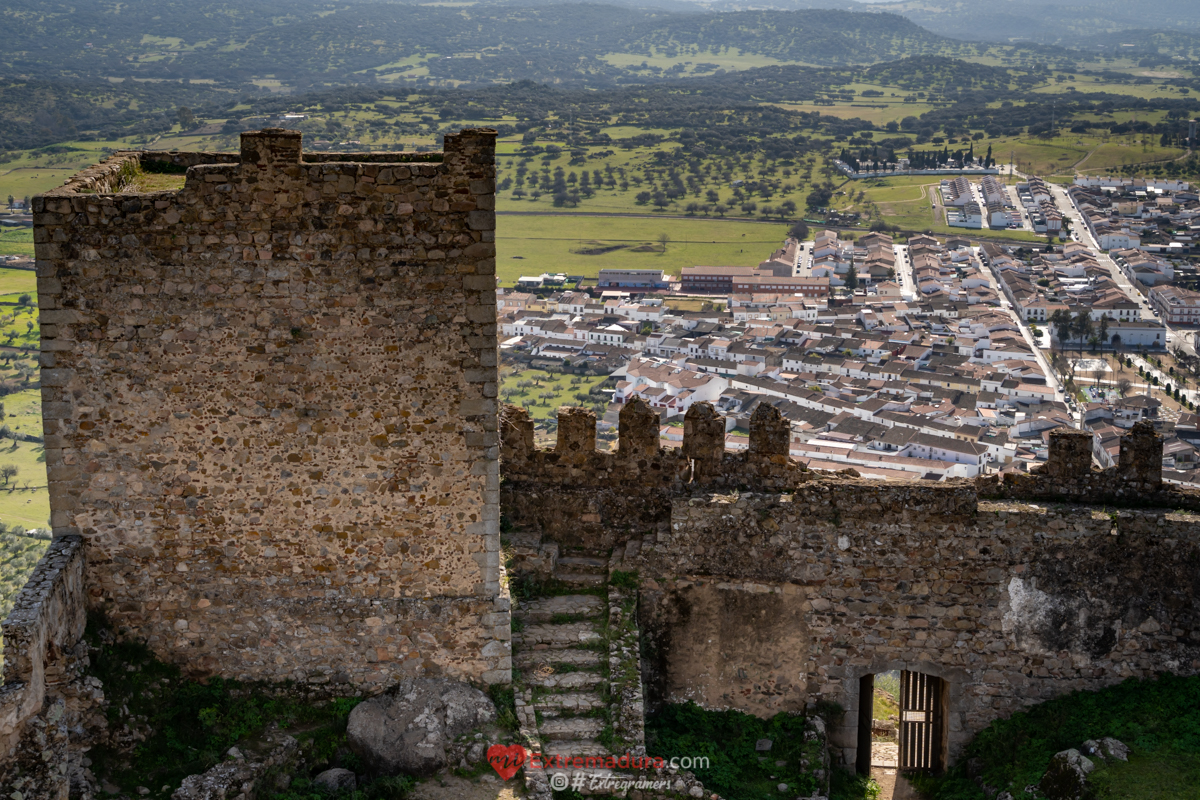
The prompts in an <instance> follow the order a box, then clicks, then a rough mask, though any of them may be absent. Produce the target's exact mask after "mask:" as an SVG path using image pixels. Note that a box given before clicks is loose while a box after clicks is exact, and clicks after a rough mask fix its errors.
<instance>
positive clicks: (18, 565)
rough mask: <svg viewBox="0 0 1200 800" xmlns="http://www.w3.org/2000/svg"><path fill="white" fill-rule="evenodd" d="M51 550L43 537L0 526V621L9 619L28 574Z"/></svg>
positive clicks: (16, 528) (47, 540) (48, 540)
mask: <svg viewBox="0 0 1200 800" xmlns="http://www.w3.org/2000/svg"><path fill="white" fill-rule="evenodd" d="M49 546H50V539H49V538H48V537H46V536H45V535H43V536H39V537H34V536H30V535H28V534H26V533H25V532H24V530H23V529H21V528H20V527H17V526H14V527H13V528H11V529H10V528H9V526H7V525H3V524H0V619H4V618H5V617H7V616H8V613H9V612H10V611H12V607H13V603H14V602H15V601H16V599H17V595H18V594H19V593H20V591H21V588H22V587H23V586H24V585H25V581H27V580H28V579H29V573H31V572H33V568H34V567H35V566H37V562H38V559H40V558H41V557H42V556H43V555H44V554H45V552H46V548H47V547H49Z"/></svg>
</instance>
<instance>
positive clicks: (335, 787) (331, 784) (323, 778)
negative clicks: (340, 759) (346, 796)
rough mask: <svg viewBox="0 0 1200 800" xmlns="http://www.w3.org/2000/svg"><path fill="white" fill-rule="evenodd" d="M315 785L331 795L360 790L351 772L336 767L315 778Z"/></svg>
mask: <svg viewBox="0 0 1200 800" xmlns="http://www.w3.org/2000/svg"><path fill="white" fill-rule="evenodd" d="M313 785H314V786H316V787H317V788H318V789H321V790H323V791H325V792H328V793H330V794H337V793H338V792H353V791H354V790H355V789H357V788H358V780H357V779H356V778H355V777H354V773H353V772H351V771H350V770H348V769H341V768H340V767H335V768H334V769H327V770H325V771H324V772H322V773H321V774H320V775H318V776H317V777H315V778H313Z"/></svg>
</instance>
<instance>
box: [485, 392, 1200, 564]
mask: <svg viewBox="0 0 1200 800" xmlns="http://www.w3.org/2000/svg"><path fill="white" fill-rule="evenodd" d="M658 428H659V419H658V415H657V414H656V413H655V412H654V411H653V410H652V409H651V408H650V407H649V406H648V405H647V404H646V403H645V402H644V401H642V400H640V399H638V398H634V399H633V400H631V401H630V402H629V403H627V404H626V405H625V407H624V408H622V409H621V413H620V417H619V422H618V434H617V450H616V452H611V453H610V452H600V451H597V450H596V415H595V414H594V413H593V412H591V411H589V410H586V409H581V408H569V407H563V408H562V409H560V410H559V415H558V439H557V442H556V444H555V447H554V449H553V450H539V449H538V448H537V447H536V446H535V442H534V433H533V420H532V419H531V418H530V416H529V414H528V412H526V411H525V410H524V409H521V408H517V407H515V406H505V407H504V408H503V410H502V414H501V462H502V472H503V475H504V479H505V487H504V488H503V489H502V493H501V494H502V497H501V501H502V505H503V506H504V508H505V513H506V514H507V515H508V517H509V520H510V521H511V522H512V523H514V524H517V525H522V526H536V527H538V528H539V529H541V530H545V531H547V532H548V533H549V534H550V535H551V536H552V537H556V538H557V537H567V539H566V540H565V541H564V540H563V539H561V538H560V541H564V543H568V542H571V541H578V542H580V543H581V546H588V547H591V546H597V547H605V546H610V545H611V544H613V543H614V542H617V541H619V540H620V538H621V536H622V535H623V534H621V533H620V532H619V531H614V530H613V527H614V526H616V527H624V528H625V529H629V530H639V529H649V528H652V527H653V526H654V525H657V524H659V523H661V522H662V521H663V520H665V519H667V518H668V517H669V508H670V503H671V500H672V498H674V497H679V496H687V495H692V494H694V493H697V492H702V491H706V492H713V491H754V492H762V491H773V492H794V493H796V494H797V502H802V499H803V497H805V496H809V495H811V496H813V497H818V498H819V499H817V500H815V501H814V502H816V503H817V504H818V505H819V506H821V507H823V508H826V510H825V511H824V512H822V513H826V514H828V513H833V512H830V511H829V510H828V508H827V507H828V506H830V505H832V506H833V507H834V508H835V509H836V514H837V515H839V516H843V517H844V516H847V515H850V516H853V515H855V514H857V513H863V514H866V515H868V516H872V515H875V514H877V513H879V511H880V509H883V510H889V509H895V510H896V513H907V514H912V513H914V510H917V509H920V510H921V511H920V513H928V514H943V515H948V516H950V517H963V516H970V515H973V514H975V513H976V510H977V508H978V503H979V500H980V499H985V500H986V499H1011V500H1040V501H1047V500H1053V501H1058V502H1074V503H1086V504H1094V505H1109V506H1160V507H1166V508H1186V509H1200V494H1198V493H1196V492H1195V491H1192V490H1185V489H1182V488H1180V487H1177V486H1171V485H1169V484H1164V483H1163V480H1162V441H1161V439H1160V438H1159V437H1158V435H1157V434H1156V433H1155V431H1154V428H1153V426H1151V425H1149V424H1144V423H1143V424H1138V425H1136V426H1134V428H1133V429H1132V430H1131V431H1130V432H1129V434H1127V435H1126V436H1125V437H1124V439H1123V440H1122V442H1121V456H1120V463H1119V465H1118V466H1116V467H1113V468H1110V469H1107V470H1098V469H1095V468H1094V467H1093V466H1092V435H1091V434H1090V433H1089V432H1087V431H1078V430H1073V429H1068V428H1064V429H1061V430H1057V431H1054V432H1052V433H1051V435H1050V453H1049V458H1048V460H1047V462H1046V463H1045V464H1044V465H1042V466H1041V467H1040V468H1039V469H1037V470H1036V471H1035V472H1034V473H1032V474H1028V475H1026V474H1021V473H1006V474H1004V475H1002V476H1001V475H988V476H983V477H980V478H977V479H976V480H974V481H968V480H949V481H944V482H940V483H930V482H928V481H920V480H914V481H875V480H864V479H861V478H859V477H858V473H857V472H856V471H855V470H853V469H846V470H843V471H841V472H839V473H829V472H822V471H815V470H809V469H808V468H807V467H806V466H805V465H804V464H801V463H798V462H796V461H794V460H793V459H792V458H791V457H790V456H789V454H788V450H789V447H790V438H791V430H790V427H789V425H788V422H787V420H786V419H784V418H783V417H782V416H781V415H780V413H779V410H778V409H776V408H775V407H773V406H771V405H768V404H760V405H759V406H758V408H757V409H755V411H754V414H753V415H752V416H751V418H750V446H749V448H748V449H747V450H745V451H742V452H730V451H727V450H726V449H725V431H726V420H725V418H724V417H722V416H721V414H719V413H718V412H717V410H716V409H715V408H714V407H713V406H712V405H711V404H709V403H697V404H695V405H693V406H692V407H691V408H689V409H688V412H687V414H686V415H685V416H684V423H683V444H682V446H681V447H679V448H678V449H673V448H664V447H662V446H661V445H660V442H659V439H658ZM867 496H869V497H870V498H871V500H870V501H869V502H867V503H861V502H859V499H860V498H862V497H867ZM543 500H544V501H545V502H542V501H543ZM889 513H890V512H889Z"/></svg>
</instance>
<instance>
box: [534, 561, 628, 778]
mask: <svg viewBox="0 0 1200 800" xmlns="http://www.w3.org/2000/svg"><path fill="white" fill-rule="evenodd" d="M553 577H554V579H555V581H556V582H557V584H558V586H561V585H562V584H567V585H573V586H578V587H579V588H580V593H579V594H559V595H549V596H543V597H536V598H533V599H530V600H522V601H520V602H518V603H517V604H516V606H515V607H514V609H513V616H514V619H515V620H516V623H517V624H516V625H515V626H514V631H513V638H512V643H513V666H514V667H516V668H517V669H518V670H520V672H521V684H522V685H523V690H522V691H521V692H520V693H519V694H518V698H517V707H518V712H519V713H520V715H521V716H522V722H523V727H528V728H532V729H534V730H536V736H537V741H538V743H539V744H540V745H541V752H542V753H543V754H544V755H545V756H547V757H556V756H562V757H563V758H567V757H570V758H574V757H576V756H583V757H587V756H607V755H609V751H608V750H607V748H605V747H604V745H602V744H601V743H600V741H599V739H600V736H601V734H602V733H603V731H604V729H605V727H606V725H607V724H608V719H607V717H608V715H607V710H608V699H607V696H606V689H607V686H606V676H605V668H606V666H607V663H608V647H607V644H606V642H605V639H604V629H605V625H606V623H607V619H608V602H607V600H606V597H604V596H601V595H600V594H596V593H584V592H588V591H589V590H590V591H591V592H596V590H598V589H599V590H603V589H604V587H605V586H606V584H607V582H608V558H607V557H605V556H603V555H602V554H596V553H584V554H572V555H566V556H562V557H558V558H557V560H556V563H555V565H554V572H553ZM517 628H519V630H517ZM556 772H562V773H566V774H567V775H568V776H572V777H573V775H574V773H575V770H573V769H570V768H550V769H547V770H545V773H546V774H547V775H548V776H549V775H553V773H556ZM587 772H588V773H589V775H593V774H598V773H602V774H607V773H608V771H607V770H597V769H589V770H587Z"/></svg>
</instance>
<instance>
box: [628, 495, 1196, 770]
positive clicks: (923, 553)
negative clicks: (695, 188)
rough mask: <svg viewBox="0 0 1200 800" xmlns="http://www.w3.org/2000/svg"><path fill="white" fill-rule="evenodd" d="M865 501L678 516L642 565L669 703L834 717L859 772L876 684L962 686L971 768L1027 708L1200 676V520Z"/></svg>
mask: <svg viewBox="0 0 1200 800" xmlns="http://www.w3.org/2000/svg"><path fill="white" fill-rule="evenodd" d="M847 483H849V484H850V485H848V486H843V487H838V488H837V489H831V488H830V487H827V486H823V485H821V484H810V485H808V486H806V487H802V488H800V489H798V490H797V491H796V492H795V493H794V494H743V495H740V496H732V495H725V494H720V495H705V496H701V497H696V498H691V499H678V500H676V501H675V504H674V508H673V512H672V524H671V526H670V532H669V533H660V534H659V535H658V536H657V537H656V540H655V541H654V542H653V543H650V542H643V543H642V546H641V550H640V554H639V556H638V557H637V558H636V559H634V560H630V559H628V558H627V559H626V564H625V568H626V569H629V568H635V569H637V570H638V571H639V573H640V574H642V575H643V576H644V580H643V585H642V594H641V599H642V609H643V616H644V619H643V630H644V631H645V632H646V634H647V636H648V640H647V646H646V648H645V651H646V653H647V654H648V655H649V658H648V659H647V662H648V666H649V667H650V669H649V670H648V672H649V674H648V678H649V682H650V685H651V699H652V700H653V701H658V702H661V701H668V702H683V701H686V700H694V701H696V702H698V703H700V704H702V705H705V706H708V707H712V708H737V709H740V710H743V711H748V712H751V713H755V714H759V715H763V716H769V715H771V714H775V713H778V712H780V711H796V710H802V709H804V708H805V707H806V706H807V705H811V704H812V703H814V702H816V701H820V700H832V701H834V702H837V703H839V704H840V705H841V706H842V707H843V708H845V709H846V710H847V713H846V715H845V717H844V718H843V720H842V723H841V724H840V725H839V726H836V727H835V728H834V731H833V742H834V744H835V745H836V746H839V747H840V748H841V749H842V752H843V758H844V763H846V764H847V765H853V764H854V763H855V748H856V747H857V736H856V733H857V714H856V711H857V709H858V704H859V696H858V695H859V692H858V686H859V683H858V679H859V678H861V677H862V676H864V675H867V674H875V673H879V672H886V671H888V670H892V669H910V670H915V671H919V672H925V673H928V674H932V675H936V676H938V677H942V678H945V679H947V681H948V684H949V688H950V703H949V715H948V719H947V722H948V726H949V753H948V755H949V756H950V757H951V758H953V757H954V756H956V755H957V753H958V752H960V750H961V748H962V747H963V746H964V745H965V744H966V743H967V742H968V741H969V740H970V737H971V736H972V735H974V734H975V733H976V732H978V731H979V730H981V729H982V728H984V727H986V726H987V724H988V723H989V722H991V721H992V720H993V719H996V718H997V717H1007V716H1008V715H1010V714H1011V713H1012V712H1013V711H1015V710H1017V709H1020V708H1022V707H1024V706H1026V705H1029V704H1032V703H1036V702H1040V701H1042V700H1046V699H1049V698H1051V697H1054V696H1057V695H1060V694H1064V693H1066V692H1069V691H1073V690H1076V689H1098V688H1101V687H1103V686H1107V685H1110V684H1112V683H1116V682H1119V681H1121V680H1123V679H1125V678H1128V677H1143V678H1146V677H1153V676H1154V675H1156V674H1157V673H1159V672H1161V671H1171V672H1176V673H1195V672H1197V671H1200V571H1197V569H1196V565H1197V564H1200V517H1198V516H1197V515H1195V514H1188V513H1177V512H1167V511H1143V510H1135V511H1121V512H1119V513H1118V514H1114V515H1111V516H1110V514H1109V513H1107V512H1102V511H1099V510H1093V509H1089V508H1082V509H1081V508H1059V509H1047V508H1043V507H1034V506H1031V505H1030V504H1028V503H1006V502H995V503H993V502H988V501H984V502H982V503H980V504H979V507H978V514H977V515H975V516H963V515H960V514H954V513H944V509H942V508H940V507H938V506H937V505H934V506H932V507H931V506H928V505H926V507H924V508H921V507H917V508H913V507H907V506H905V505H902V504H897V503H896V502H894V501H896V500H897V499H900V496H901V495H902V493H901V492H898V491H896V490H895V489H893V488H892V487H891V486H890V485H883V486H879V485H872V484H871V483H869V482H865V481H856V480H850V481H847ZM966 488H967V487H964V491H965V490H966ZM919 491H920V489H917V488H914V489H911V490H910V492H912V493H917V492H919ZM835 510H836V511H835ZM951 511H952V510H951ZM1114 517H1115V519H1114Z"/></svg>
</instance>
